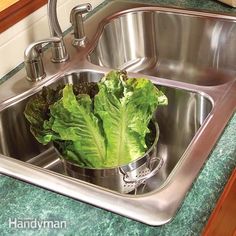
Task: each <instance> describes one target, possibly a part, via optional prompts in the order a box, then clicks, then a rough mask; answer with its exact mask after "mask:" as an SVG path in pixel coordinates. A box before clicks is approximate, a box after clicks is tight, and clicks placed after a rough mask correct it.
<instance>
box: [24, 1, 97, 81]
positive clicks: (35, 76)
mask: <svg viewBox="0 0 236 236" xmlns="http://www.w3.org/2000/svg"><path fill="white" fill-rule="evenodd" d="M47 7H48V18H49V29H50V34H51V36H52V37H51V38H49V39H44V40H39V41H37V42H34V43H31V44H30V45H29V46H28V47H27V48H26V50H25V54H24V63H25V70H26V74H27V79H28V80H30V81H33V82H34V81H39V80H41V79H43V78H44V77H45V76H46V73H45V70H44V66H43V61H42V55H41V54H42V46H43V44H46V43H51V46H52V59H51V60H52V62H56V63H58V62H64V61H66V60H67V59H68V58H69V56H68V53H67V50H66V47H65V43H64V40H63V34H62V30H61V27H60V25H59V22H58V18H57V10H56V7H57V0H48V5H47ZM91 9H92V6H91V5H90V4H89V3H87V4H81V5H79V6H77V7H74V8H73V9H72V11H71V14H70V19H71V22H72V25H73V27H74V36H75V38H74V40H73V45H74V46H84V45H85V43H86V36H85V34H84V26H83V18H82V14H84V13H86V12H88V11H90V10H91Z"/></svg>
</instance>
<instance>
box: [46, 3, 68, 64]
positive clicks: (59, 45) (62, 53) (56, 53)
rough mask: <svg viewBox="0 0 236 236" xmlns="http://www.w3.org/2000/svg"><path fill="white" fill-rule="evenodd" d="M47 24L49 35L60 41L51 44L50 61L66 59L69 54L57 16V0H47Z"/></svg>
mask: <svg viewBox="0 0 236 236" xmlns="http://www.w3.org/2000/svg"><path fill="white" fill-rule="evenodd" d="M47 8H48V24H49V30H50V34H51V37H57V38H60V42H54V43H53V44H52V61H53V62H63V61H66V60H67V59H68V58H69V56H68V53H67V50H66V47H65V43H64V40H63V34H62V30H61V27H60V25H59V22H58V17H57V0H48V5H47Z"/></svg>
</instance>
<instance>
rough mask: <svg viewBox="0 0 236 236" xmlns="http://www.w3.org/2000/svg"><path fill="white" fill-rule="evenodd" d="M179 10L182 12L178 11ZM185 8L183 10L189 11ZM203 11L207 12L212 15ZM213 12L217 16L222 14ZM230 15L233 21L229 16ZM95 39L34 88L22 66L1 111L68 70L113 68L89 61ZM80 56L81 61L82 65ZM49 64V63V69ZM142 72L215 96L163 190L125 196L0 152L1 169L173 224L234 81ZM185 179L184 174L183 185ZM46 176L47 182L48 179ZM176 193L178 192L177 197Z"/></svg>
mask: <svg viewBox="0 0 236 236" xmlns="http://www.w3.org/2000/svg"><path fill="white" fill-rule="evenodd" d="M117 3H118V4H119V3H120V2H115V3H109V4H108V5H107V6H109V7H112V6H117ZM128 6H135V4H130V3H129V4H128ZM139 6H140V4H139ZM109 7H108V8H105V9H104V10H103V11H102V9H101V11H100V12H106V11H107V9H108V11H110V10H109ZM125 7H126V5H124V8H125ZM155 8H156V7H155ZM165 9H167V8H165ZM168 9H170V8H168ZM171 9H173V8H171ZM178 11H181V10H180V9H178ZM183 11H184V12H185V11H186V10H183ZM188 12H189V11H188ZM194 13H195V12H194ZM106 14H110V13H106ZM106 14H104V17H106ZM201 14H204V15H205V14H208V13H201ZM211 15H212V14H211ZM213 15H214V16H218V14H213ZM226 18H227V17H226ZM229 18H230V19H231V17H229ZM93 19H95V21H96V19H97V18H96V14H95V15H94V16H91V18H89V19H88V20H87V21H86V22H85V23H86V25H87V27H88V25H89V24H91V22H93V21H94V20H93ZM232 19H234V20H235V19H236V18H235V17H233V18H232ZM95 26H96V25H95ZM90 31H91V32H90V35H91V34H92V35H96V34H99V33H98V31H96V30H94V28H93V27H91V30H90ZM95 39H96V37H94V38H93V40H92V41H91V43H90V44H89V45H88V47H87V48H85V49H84V51H82V52H81V54H80V55H77V54H76V53H77V50H76V49H74V48H73V47H70V48H69V51H70V52H72V53H73V55H72V57H71V61H69V62H67V63H65V64H64V65H51V64H50V63H47V64H45V68H46V71H47V72H48V77H47V78H46V79H45V80H44V81H42V82H41V83H38V84H35V85H33V87H32V84H29V82H26V81H25V73H24V72H22V70H21V72H19V73H17V74H16V75H14V76H13V77H12V78H11V79H10V80H9V82H8V81H7V82H5V83H3V84H2V85H1V86H2V88H3V90H7V89H9V93H8V94H0V111H1V110H3V109H5V108H6V107H7V106H9V105H11V104H12V102H15V101H16V100H17V99H24V98H25V97H28V96H30V95H31V94H33V93H35V92H36V91H39V90H40V88H41V87H42V86H43V85H46V84H48V83H51V82H53V81H56V80H57V79H58V78H59V77H61V76H62V75H64V74H68V73H71V72H73V71H78V70H94V71H100V72H104V73H106V72H108V71H109V70H110V69H111V68H103V67H99V66H94V65H92V64H91V63H90V62H88V61H87V60H86V55H87V54H88V52H89V49H90V48H91V46H93V42H94V40H95ZM70 40H71V36H70V35H67V36H66V42H67V45H70V44H68V42H69V43H70ZM44 60H45V61H49V60H50V53H48V52H46V57H45V59H44ZM78 60H80V62H82V63H81V64H80V65H79V66H78ZM48 64H49V65H50V67H49V65H48ZM55 71H56V73H55ZM129 74H130V75H133V76H136V77H138V76H140V75H143V74H140V73H129ZM144 76H145V77H147V78H150V79H151V80H153V81H156V82H158V84H160V85H165V86H169V87H176V88H180V89H186V90H192V91H198V92H199V93H202V94H204V93H205V94H207V95H208V96H209V97H211V99H212V102H214V104H213V110H212V111H211V112H210V114H211V115H210V116H209V115H208V117H207V119H206V120H205V123H204V125H202V127H201V128H200V129H199V130H201V131H199V133H198V135H197V137H199V136H200V135H202V137H203V138H201V139H198V138H196V139H195V140H194V142H193V144H192V145H191V147H190V148H189V149H188V151H187V152H186V153H185V155H184V158H183V157H182V158H183V160H182V162H181V163H179V168H178V169H177V170H176V171H175V173H173V175H172V178H171V181H169V182H168V183H167V184H166V185H165V186H163V188H161V189H159V190H158V191H156V192H151V193H148V194H145V195H140V196H139V197H137V196H136V197H132V196H127V195H125V197H124V196H122V195H120V194H118V193H115V192H113V191H110V190H104V189H103V188H100V187H96V188H94V186H93V185H92V186H91V185H90V184H88V183H86V184H85V183H84V182H83V181H79V180H76V182H75V181H74V180H73V179H70V177H67V178H65V177H63V176H60V174H56V173H52V172H51V171H49V170H46V169H42V168H40V167H37V166H34V165H31V164H29V163H24V165H22V162H21V161H18V160H12V158H9V157H6V156H3V155H0V158H1V165H0V173H3V174H6V175H10V176H12V177H15V178H18V179H21V180H23V181H26V182H29V183H32V184H35V185H37V186H41V187H43V188H46V189H49V190H51V191H55V192H58V193H60V194H63V195H67V196H70V197H72V198H75V199H78V200H80V201H83V202H87V203H90V204H92V205H95V206H97V207H102V208H104V209H107V210H109V211H113V212H115V213H118V214H120V215H123V216H126V217H129V218H132V219H135V220H137V221H141V222H143V223H146V224H149V225H153V226H157V225H162V224H165V223H167V222H169V221H170V220H171V218H172V217H173V216H174V215H175V213H176V211H177V210H178V208H179V205H180V204H181V202H182V201H183V199H184V197H185V195H186V193H187V191H188V190H189V188H190V187H191V186H192V183H193V180H194V179H195V178H196V176H197V175H198V174H199V171H200V169H201V168H202V166H203V164H204V163H205V161H206V160H207V157H208V155H209V153H210V152H211V150H212V148H213V146H214V145H215V143H216V141H217V139H218V137H219V136H220V135H221V133H222V131H223V129H224V127H225V125H226V124H227V122H228V120H229V119H230V117H231V116H232V115H233V113H234V112H235V110H236V94H235V90H236V80H233V81H231V82H229V83H226V84H223V85H218V86H213V87H205V86H197V85H193V84H186V83H184V82H179V81H168V80H166V79H164V78H158V77H154V76H146V75H144ZM19 81H20V82H23V86H22V87H19V88H16V87H15V85H16V84H17V83H18V82H19ZM225 104H228V107H227V108H226V107H225V106H224V105H225ZM222 114H223V115H222ZM218 121H219V122H220V125H218V126H217V124H218ZM195 137H196V135H195ZM204 139H205V140H206V142H202V140H204ZM199 146H200V147H201V149H198V148H197V147H199ZM204 147H205V148H204ZM203 150H204V151H203ZM196 156H198V157H199V156H200V157H201V158H196ZM192 161H195V167H194V168H193V165H192ZM189 170H192V172H191V174H190V173H189ZM26 173H27V174H28V176H27V175H26ZM183 177H185V178H184V184H185V185H184V186H183ZM43 180H45V182H44V181H43ZM78 182H79V183H78ZM173 192H174V193H176V194H175V195H174V196H173ZM94 195H96V196H97V197H96V199H94ZM114 201H117V202H119V204H116V205H114Z"/></svg>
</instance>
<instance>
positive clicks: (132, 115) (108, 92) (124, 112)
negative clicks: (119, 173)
mask: <svg viewBox="0 0 236 236" xmlns="http://www.w3.org/2000/svg"><path fill="white" fill-rule="evenodd" d="M166 103H167V99H166V97H165V96H164V94H163V93H162V92H161V91H159V90H158V89H157V88H156V87H155V86H154V85H153V84H152V82H151V81H149V80H147V79H144V78H138V79H137V78H130V79H127V76H126V74H125V73H124V72H120V71H112V72H110V73H109V74H107V75H106V76H105V77H104V78H103V79H102V80H101V82H99V92H98V94H97V95H96V96H95V98H94V109H95V114H97V115H98V116H99V117H100V118H101V120H102V123H103V128H104V133H105V137H106V142H107V158H106V165H107V166H118V165H122V164H126V163H129V162H131V161H133V160H135V159H136V158H138V157H140V156H142V155H143V154H144V153H145V151H146V149H147V146H146V143H145V137H146V134H147V133H148V132H149V129H148V124H149V122H150V120H151V118H152V116H153V113H154V111H155V110H156V108H157V105H164V104H166Z"/></svg>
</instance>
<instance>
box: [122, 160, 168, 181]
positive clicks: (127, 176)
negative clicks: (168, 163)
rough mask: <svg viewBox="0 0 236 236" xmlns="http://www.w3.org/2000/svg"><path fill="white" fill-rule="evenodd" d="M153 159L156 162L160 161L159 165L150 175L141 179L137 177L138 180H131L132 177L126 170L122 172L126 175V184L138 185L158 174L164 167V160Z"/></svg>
mask: <svg viewBox="0 0 236 236" xmlns="http://www.w3.org/2000/svg"><path fill="white" fill-rule="evenodd" d="M152 159H155V160H159V163H158V165H157V166H156V167H155V168H154V169H153V170H151V172H150V173H148V174H147V175H145V176H141V177H136V178H130V176H129V175H128V174H127V172H125V171H124V170H122V171H121V172H122V173H123V174H124V177H123V180H124V182H126V183H138V182H144V181H145V180H147V179H149V178H151V177H152V176H154V175H155V174H157V172H158V171H159V170H160V169H161V167H162V166H163V163H164V161H163V159H162V158H159V157H153V158H152Z"/></svg>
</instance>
